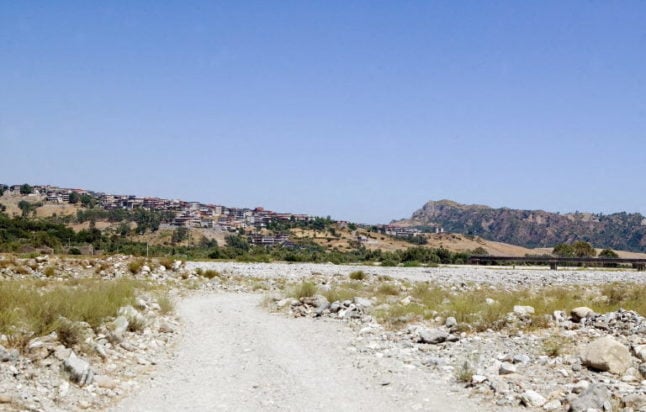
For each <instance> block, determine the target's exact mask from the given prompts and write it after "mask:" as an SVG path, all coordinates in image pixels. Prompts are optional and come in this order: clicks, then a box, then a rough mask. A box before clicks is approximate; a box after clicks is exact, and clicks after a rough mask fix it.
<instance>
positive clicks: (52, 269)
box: [43, 266, 56, 278]
mask: <svg viewBox="0 0 646 412" xmlns="http://www.w3.org/2000/svg"><path fill="white" fill-rule="evenodd" d="M43 275H45V276H47V277H48V278H51V277H52V276H55V275H56V268H55V267H54V266H47V267H46V268H45V269H44V270H43Z"/></svg>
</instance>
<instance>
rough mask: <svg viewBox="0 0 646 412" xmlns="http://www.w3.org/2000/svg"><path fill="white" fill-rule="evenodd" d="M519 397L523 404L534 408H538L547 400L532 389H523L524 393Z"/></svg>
mask: <svg viewBox="0 0 646 412" xmlns="http://www.w3.org/2000/svg"><path fill="white" fill-rule="evenodd" d="M520 399H521V400H522V402H523V404H524V405H525V406H530V407H534V408H539V407H541V406H543V405H545V402H547V400H546V399H545V398H544V397H543V396H542V395H541V394H540V393H538V392H536V391H532V390H528V391H525V393H523V394H522V395H521V397H520Z"/></svg>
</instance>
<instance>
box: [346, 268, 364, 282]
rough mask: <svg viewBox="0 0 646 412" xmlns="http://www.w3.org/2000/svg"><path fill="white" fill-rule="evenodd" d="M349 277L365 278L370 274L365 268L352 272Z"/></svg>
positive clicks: (355, 278) (353, 278) (354, 278)
mask: <svg viewBox="0 0 646 412" xmlns="http://www.w3.org/2000/svg"><path fill="white" fill-rule="evenodd" d="M349 278H350V279H352V280H365V279H367V278H368V275H366V273H365V272H364V271H363V270H357V271H354V272H352V273H350V275H349Z"/></svg>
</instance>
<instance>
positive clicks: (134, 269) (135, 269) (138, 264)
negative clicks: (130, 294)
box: [128, 259, 144, 275]
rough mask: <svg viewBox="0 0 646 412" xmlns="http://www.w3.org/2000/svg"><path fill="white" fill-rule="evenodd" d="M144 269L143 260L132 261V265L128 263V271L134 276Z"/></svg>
mask: <svg viewBox="0 0 646 412" xmlns="http://www.w3.org/2000/svg"><path fill="white" fill-rule="evenodd" d="M142 267H144V261H143V259H135V260H133V261H131V262H130V263H128V270H129V271H130V273H132V274H133V275H136V274H137V273H139V271H140V270H141V268H142Z"/></svg>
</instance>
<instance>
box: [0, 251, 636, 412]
mask: <svg viewBox="0 0 646 412" xmlns="http://www.w3.org/2000/svg"><path fill="white" fill-rule="evenodd" d="M133 263H136V264H133ZM50 268H52V269H50ZM357 272H361V273H362V275H361V279H359V280H353V281H352V285H353V286H352V287H355V288H356V289H351V288H350V289H348V287H346V286H347V285H345V284H346V283H347V282H349V279H350V278H351V274H353V273H357ZM85 278H92V279H102V280H113V279H123V278H132V279H138V280H141V281H144V282H146V283H147V284H151V285H155V287H163V288H165V289H166V290H169V291H170V293H171V295H173V296H175V298H176V299H180V298H181V296H182V295H185V294H187V293H195V292H193V291H195V290H198V291H199V293H200V294H204V293H207V294H208V293H216V294H220V293H223V292H226V293H238V292H243V293H245V294H247V293H250V292H253V293H256V294H257V295H258V296H259V299H260V298H261V296H265V298H264V301H265V308H266V309H265V310H268V311H270V312H277V313H278V314H279V316H287V317H312V318H325V319H328V320H329V321H334V322H339V324H340V325H347V326H348V327H349V328H350V330H351V331H352V336H353V337H352V339H351V340H350V343H349V344H348V346H347V347H346V350H347V352H348V353H356V354H357V356H360V357H362V359H365V358H366V356H368V357H369V358H370V359H373V361H374V363H375V365H381V366H379V367H380V368H381V369H383V370H386V371H387V370H398V371H401V372H402V373H404V374H405V373H406V371H415V374H420V373H421V374H423V375H424V376H428V379H429V381H441V382H442V383H443V385H447V387H451V388H453V389H454V390H456V391H459V393H460V396H462V397H464V396H470V397H474V398H476V399H477V400H478V401H479V402H480V403H481V404H482V405H483V407H485V406H486V409H490V408H493V409H501V410H504V409H516V408H524V409H529V410H558V411H567V410H572V411H589V410H598V411H602V410H623V411H626V412H628V411H646V321H645V319H644V317H642V316H641V315H640V314H638V313H636V312H634V311H631V310H625V308H623V309H622V308H616V309H613V310H611V311H607V312H602V311H599V313H596V312H595V311H594V310H592V309H590V308H588V307H586V305H584V304H577V305H576V306H568V304H567V302H568V300H567V299H566V298H567V296H566V297H565V298H563V299H564V300H563V302H565V303H564V304H563V307H560V308H559V310H554V311H551V312H550V313H548V314H542V315H540V316H537V315H536V314H535V313H534V310H536V311H537V313H538V312H540V311H541V310H544V308H540V307H539V306H537V305H541V303H540V300H536V297H533V299H534V300H532V301H531V302H529V301H528V302H518V304H517V305H514V306H513V307H510V308H509V310H508V312H506V313H503V316H502V318H501V319H502V321H501V320H500V319H498V320H497V321H496V322H493V321H492V322H493V323H491V327H482V325H480V326H477V325H475V324H474V323H473V322H471V321H466V320H462V319H456V318H455V317H452V316H448V315H447V314H446V313H443V312H442V311H439V310H438V311H430V312H429V310H428V308H426V309H424V307H423V305H424V304H425V303H424V302H422V301H421V298H420V297H419V296H418V295H416V294H415V293H414V292H415V290H416V288H418V285H420V284H421V285H423V287H427V286H428V285H436V287H439V288H441V291H442V293H444V292H445V293H446V296H453V297H455V296H461V295H462V294H465V296H466V294H469V293H475V294H473V295H468V296H476V297H478V298H482V299H483V301H484V303H483V304H484V305H485V307H486V305H491V307H493V308H496V307H498V306H497V305H499V302H498V301H499V300H502V299H504V296H505V294H513V293H516V292H517V291H528V290H529V291H530V292H531V291H532V290H536V291H539V290H542V289H545V288H562V290H563V291H565V292H563V293H565V294H566V295H567V294H568V293H570V291H571V293H572V295H575V294H581V293H582V292H581V291H584V292H586V293H587V292H590V291H593V292H590V295H582V296H583V297H582V298H583V299H584V300H585V299H587V298H588V296H590V306H594V305H595V304H597V303H600V302H601V303H604V304H606V303H608V301H609V300H612V299H621V298H622V297H621V296H606V295H608V294H610V293H615V294H617V293H629V291H630V289H631V288H633V289H635V290H638V291H641V290H642V289H639V287H643V285H644V284H646V276H645V275H644V274H643V273H639V272H634V271H619V270H609V271H601V270H559V271H556V272H554V271H549V270H546V269H542V268H489V267H467V266H461V267H440V268H425V267H416V268H390V267H389V268H382V267H373V266H339V265H332V264H323V265H317V264H279V263H276V264H246V263H236V262H186V263H184V262H180V261H176V262H170V263H169V262H159V261H157V260H154V259H152V260H146V261H143V260H141V259H134V258H130V257H126V256H111V257H106V258H99V259H61V258H57V257H46V256H38V257H35V258H32V259H12V260H11V262H9V260H8V259H7V258H6V257H4V258H2V259H0V279H2V280H3V281H12V280H27V281H38V282H50V283H57V282H61V283H63V282H67V281H74V280H79V279H85ZM302 280H307V282H311V283H312V284H313V285H314V286H315V287H316V292H315V293H313V294H312V296H301V297H295V296H294V293H293V288H294V287H296V286H298V285H299V284H301V282H302ZM43 284H45V283H43ZM612 284H617V285H623V286H625V285H635V286H634V287H632V286H629V287H621V288H614V289H612V288H611V289H608V291H606V290H605V289H603V286H604V285H612ZM336 285H345V286H344V287H346V289H344V290H342V292H343V293H345V294H346V295H345V296H343V297H339V298H338V299H333V298H331V299H327V298H326V296H334V293H332V292H334V288H335V287H336ZM384 285H386V286H387V287H386V286H384ZM354 292H356V293H354ZM371 293H375V294H376V295H375V296H372V295H371ZM523 293H526V292H523ZM488 294H491V297H488ZM530 295H531V293H530V294H529V295H527V296H530ZM442 296H443V295H442V294H440V298H441V297H442ZM523 296H524V295H523ZM553 298H554V296H553V295H550V296H547V297H546V298H545V299H553ZM579 298H581V296H579ZM633 298H634V299H637V301H639V299H640V298H642V297H640V296H639V295H638V296H633ZM157 299H158V296H156V295H155V294H153V293H149V292H146V291H142V293H141V294H140V295H139V296H138V298H137V300H136V302H135V303H134V304H133V305H131V306H124V307H122V308H120V309H119V310H118V311H117V313H114V315H113V316H111V317H109V318H107V319H105V322H104V323H103V324H102V325H101V326H99V327H95V328H90V327H89V326H88V325H87V324H83V323H82V322H77V324H75V325H73V326H74V329H76V330H82V331H83V337H84V338H83V340H82V341H80V342H76V343H73V344H71V343H69V342H63V341H64V340H65V339H61V337H60V336H57V334H56V333H52V334H49V335H45V336H29V337H28V339H24V342H22V343H21V342H17V341H16V339H17V338H16V336H12V335H9V334H5V335H0V410H42V411H50V410H52V411H58V410H84V409H87V410H97V409H105V408H108V407H110V406H111V405H113V404H115V403H116V402H117V401H118V400H119V399H121V398H123V397H124V396H126V395H128V394H130V393H133V392H135V391H137V390H138V388H139V387H141V386H142V385H143V384H144V382H145V380H146V378H145V377H146V376H149V375H150V374H152V373H154V371H155V370H156V369H157V366H156V365H157V364H160V363H163V362H165V361H166V360H168V359H170V358H172V357H173V354H174V350H175V342H176V341H177V340H178V339H179V338H181V336H182V334H183V333H184V332H185V330H184V326H185V325H183V324H182V322H181V319H179V318H177V317H176V315H173V314H172V313H165V312H164V311H162V310H160V309H161V308H160V305H159V302H158V301H157ZM440 300H441V299H440ZM445 300H447V299H445ZM578 302H579V303H580V300H579V301H578ZM440 303H442V302H440ZM445 303H446V302H444V303H442V304H445ZM529 303H531V304H533V305H534V306H536V308H535V307H533V306H532V305H530V304H529ZM584 303H585V302H584ZM452 304H453V305H455V304H456V303H455V302H452ZM418 307H419V308H422V309H424V310H422V309H419V310H418V309H416V308H418ZM500 307H502V305H500ZM395 309H396V310H400V311H401V312H402V313H401V314H400V316H398V317H397V318H395V319H393V318H392V316H393V313H395V312H396V310H395ZM408 309H411V310H408ZM541 313H542V312H541ZM411 314H412V315H411ZM470 322H471V323H470ZM485 325H486V324H485ZM320 344H323V345H324V344H325V342H321V343H320ZM411 373H412V372H411ZM399 376H401V375H399ZM416 376H417V375H416ZM395 383H396V382H391V381H388V382H386V381H384V382H382V384H383V385H384V387H388V388H394V387H395V386H396V385H395ZM390 390H392V389H390Z"/></svg>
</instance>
